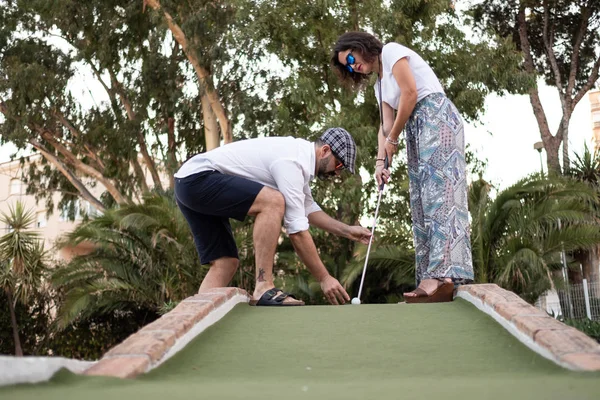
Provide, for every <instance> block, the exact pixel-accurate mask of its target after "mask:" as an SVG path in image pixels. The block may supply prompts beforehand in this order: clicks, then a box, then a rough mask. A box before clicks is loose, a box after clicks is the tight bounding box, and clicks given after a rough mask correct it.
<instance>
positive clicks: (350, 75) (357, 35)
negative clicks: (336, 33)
mask: <svg viewBox="0 0 600 400" xmlns="http://www.w3.org/2000/svg"><path fill="white" fill-rule="evenodd" d="M382 49H383V45H382V44H381V42H380V41H379V39H377V38H376V37H375V36H373V35H371V34H370V33H366V32H346V33H344V34H343V35H341V36H340V37H339V38H338V40H337V43H336V44H335V45H334V47H333V52H332V54H331V66H332V67H333V69H334V71H335V72H336V74H337V75H338V77H339V78H340V80H341V81H342V84H343V85H344V86H348V87H352V88H360V87H362V86H363V85H364V84H365V83H366V82H367V81H368V80H369V76H368V75H365V74H359V73H358V72H350V71H348V70H347V69H346V65H344V64H342V63H340V61H339V60H338V56H339V54H340V53H341V52H342V51H346V50H352V52H353V53H360V55H361V56H362V58H363V59H364V60H365V61H366V62H369V63H371V62H373V61H375V60H376V59H377V57H379V55H380V54H381V50H382Z"/></svg>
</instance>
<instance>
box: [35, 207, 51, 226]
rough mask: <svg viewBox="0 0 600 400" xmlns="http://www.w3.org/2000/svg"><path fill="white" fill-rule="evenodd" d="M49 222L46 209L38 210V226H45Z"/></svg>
mask: <svg viewBox="0 0 600 400" xmlns="http://www.w3.org/2000/svg"><path fill="white" fill-rule="evenodd" d="M47 224H48V221H47V220H46V211H38V213H37V227H38V228H44V227H45V226H46V225H47Z"/></svg>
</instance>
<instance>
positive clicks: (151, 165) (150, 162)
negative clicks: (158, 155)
mask: <svg viewBox="0 0 600 400" xmlns="http://www.w3.org/2000/svg"><path fill="white" fill-rule="evenodd" d="M109 73H110V77H111V85H112V86H113V88H114V89H115V90H116V91H117V94H118V95H119V99H120V100H121V103H122V104H123V107H124V108H125V112H126V113H127V119H128V120H130V121H132V122H136V125H137V126H138V129H137V132H136V136H137V142H138V145H139V146H140V153H141V154H142V157H143V158H144V162H145V163H146V168H148V171H150V175H151V176H152V180H153V181H154V186H156V187H157V188H159V189H162V183H161V182H160V176H159V175H158V170H157V168H156V163H155V162H154V159H152V157H150V152H148V146H146V138H145V137H144V134H143V133H142V127H141V126H140V124H139V123H137V121H136V114H135V112H134V111H133V107H132V105H131V102H130V101H129V99H128V98H127V96H125V93H124V91H123V87H122V85H121V83H120V82H119V81H118V80H117V77H116V76H115V74H114V73H113V71H109Z"/></svg>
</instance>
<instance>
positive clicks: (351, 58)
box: [345, 52, 356, 72]
mask: <svg viewBox="0 0 600 400" xmlns="http://www.w3.org/2000/svg"><path fill="white" fill-rule="evenodd" d="M354 63H356V59H355V58H354V56H353V55H352V52H350V53H348V55H347V56H346V65H345V67H346V69H347V70H348V71H350V72H354V68H352V67H351V65H354Z"/></svg>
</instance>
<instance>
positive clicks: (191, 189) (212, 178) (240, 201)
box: [175, 171, 264, 264]
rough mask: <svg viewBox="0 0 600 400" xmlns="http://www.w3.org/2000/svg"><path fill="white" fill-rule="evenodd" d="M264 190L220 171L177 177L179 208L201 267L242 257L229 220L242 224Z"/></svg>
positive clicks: (258, 184) (255, 184)
mask: <svg viewBox="0 0 600 400" xmlns="http://www.w3.org/2000/svg"><path fill="white" fill-rule="evenodd" d="M263 187H264V185H262V184H260V183H258V182H254V181H251V180H248V179H245V178H240V177H237V176H231V175H225V174H222V173H220V172H217V171H204V172H199V173H197V174H193V175H190V176H186V177H185V178H175V198H176V200H177V205H178V206H179V209H180V210H181V212H182V214H183V216H184V217H185V219H186V220H187V222H188V224H189V225H190V229H191V230H192V234H193V235H194V243H195V244H196V250H197V251H198V255H199V256H200V262H201V263H202V264H208V263H210V262H211V261H214V260H217V259H219V258H221V257H235V258H239V257H238V251H237V246H236V245H235V239H234V237H233V234H232V233H231V225H230V224H229V218H235V219H237V220H239V221H243V220H244V219H245V218H246V215H248V211H249V210H250V207H252V204H253V203H254V200H255V199H256V196H258V193H259V192H260V191H261V190H262V188H263Z"/></svg>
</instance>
